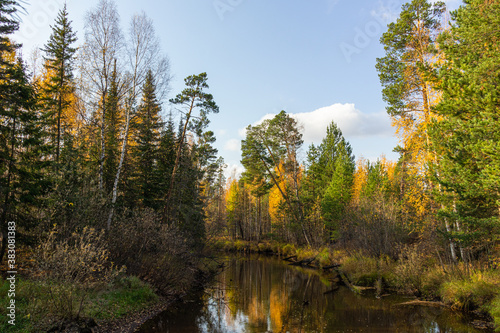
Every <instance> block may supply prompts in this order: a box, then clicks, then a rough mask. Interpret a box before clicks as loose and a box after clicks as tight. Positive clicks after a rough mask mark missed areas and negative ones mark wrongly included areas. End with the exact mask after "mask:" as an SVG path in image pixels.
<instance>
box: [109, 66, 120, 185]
mask: <svg viewBox="0 0 500 333" xmlns="http://www.w3.org/2000/svg"><path fill="white" fill-rule="evenodd" d="M119 85H120V82H119V81H118V73H117V70H116V61H115V64H114V68H113V73H112V74H111V82H110V87H109V91H108V94H107V95H106V110H107V112H106V114H105V116H104V121H105V134H104V140H105V142H104V146H105V150H106V156H105V157H104V185H105V189H106V191H107V192H108V193H111V191H112V190H113V184H114V181H115V174H116V169H117V168H118V162H119V159H120V128H121V124H122V122H123V114H122V111H121V105H120V91H119Z"/></svg>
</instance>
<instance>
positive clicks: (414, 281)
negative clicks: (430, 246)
mask: <svg viewBox="0 0 500 333" xmlns="http://www.w3.org/2000/svg"><path fill="white" fill-rule="evenodd" d="M399 252H400V254H399V260H398V263H397V265H396V268H395V271H394V277H393V278H394V280H393V281H392V283H393V284H394V285H395V286H396V287H398V288H399V289H400V290H403V291H405V292H407V293H412V294H415V295H420V294H421V293H422V287H423V276H424V275H425V273H426V271H427V265H426V263H427V260H428V258H427V257H425V256H424V255H423V254H421V253H420V252H419V251H418V247H417V246H416V245H405V246H401V247H400V251H399Z"/></svg>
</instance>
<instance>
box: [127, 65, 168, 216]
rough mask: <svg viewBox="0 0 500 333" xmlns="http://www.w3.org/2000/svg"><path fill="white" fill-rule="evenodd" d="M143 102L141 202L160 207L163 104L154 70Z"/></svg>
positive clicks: (138, 155)
mask: <svg viewBox="0 0 500 333" xmlns="http://www.w3.org/2000/svg"><path fill="white" fill-rule="evenodd" d="M142 90H143V95H142V102H141V104H140V106H139V108H138V111H137V114H136V125H135V126H136V130H137V134H136V142H137V144H136V146H135V147H134V155H135V159H136V162H137V182H138V184H137V185H138V189H139V195H140V201H141V202H142V205H143V206H145V207H153V208H157V192H158V190H159V189H158V185H159V172H158V160H159V148H160V141H161V131H162V128H163V125H164V124H163V122H162V119H161V117H160V112H161V106H160V103H159V102H158V99H157V98H156V86H155V82H154V77H153V73H152V72H151V71H149V72H148V74H147V76H146V81H145V83H144V86H143V89H142Z"/></svg>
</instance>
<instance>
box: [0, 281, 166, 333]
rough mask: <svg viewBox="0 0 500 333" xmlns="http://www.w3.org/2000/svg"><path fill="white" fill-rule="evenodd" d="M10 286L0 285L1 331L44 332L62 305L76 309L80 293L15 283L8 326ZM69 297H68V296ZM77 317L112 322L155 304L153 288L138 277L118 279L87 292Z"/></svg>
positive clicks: (68, 288)
mask: <svg viewBox="0 0 500 333" xmlns="http://www.w3.org/2000/svg"><path fill="white" fill-rule="evenodd" d="M8 290H9V283H8V282H7V281H5V280H2V281H1V282H0V308H1V309H0V332H2V333H3V332H5V333H9V332H21V333H24V332H26V333H27V332H43V331H46V330H47V329H49V328H50V327H52V326H53V325H54V323H56V322H57V321H58V320H59V314H58V309H60V307H61V306H73V307H79V306H80V300H81V299H82V295H83V294H82V293H83V291H81V290H78V288H74V286H67V285H57V284H55V283H51V282H42V281H31V280H22V279H20V280H17V283H16V295H15V300H16V321H15V324H16V325H15V326H13V325H11V324H9V323H8V319H9V318H8V317H7V306H8V304H9V302H10V298H9V297H8ZM70 296H71V297H70ZM83 299H84V305H83V308H82V312H81V314H80V317H84V318H93V319H96V320H112V319H119V318H123V317H124V316H126V315H128V314H130V313H134V312H136V311H139V310H142V309H143V308H145V307H147V306H150V305H153V304H155V303H156V302H158V300H159V299H158V296H157V295H156V294H155V292H154V290H153V289H152V287H151V286H150V285H148V284H146V283H144V282H142V281H140V280H139V278H137V277H124V278H121V279H117V280H116V281H115V282H114V283H111V284H109V285H108V286H107V287H106V288H101V289H100V290H89V291H87V292H86V294H85V297H84V298H83Z"/></svg>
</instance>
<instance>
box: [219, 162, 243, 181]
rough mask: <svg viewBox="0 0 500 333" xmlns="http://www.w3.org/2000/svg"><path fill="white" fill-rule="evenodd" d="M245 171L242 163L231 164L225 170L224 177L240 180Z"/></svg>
mask: <svg viewBox="0 0 500 333" xmlns="http://www.w3.org/2000/svg"><path fill="white" fill-rule="evenodd" d="M244 171H245V168H244V167H243V166H242V165H241V164H240V163H229V164H228V165H227V167H226V169H224V176H225V177H226V179H229V178H231V179H238V178H240V176H241V174H242V173H243V172H244Z"/></svg>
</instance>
